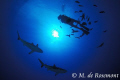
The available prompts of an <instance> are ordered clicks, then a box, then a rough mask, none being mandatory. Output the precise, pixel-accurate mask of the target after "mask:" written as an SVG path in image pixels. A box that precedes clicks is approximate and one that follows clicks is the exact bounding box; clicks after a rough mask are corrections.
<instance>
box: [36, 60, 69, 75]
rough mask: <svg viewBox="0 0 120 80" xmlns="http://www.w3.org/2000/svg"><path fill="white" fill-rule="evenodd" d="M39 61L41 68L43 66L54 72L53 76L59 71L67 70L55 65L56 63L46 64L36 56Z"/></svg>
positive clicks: (64, 71)
mask: <svg viewBox="0 0 120 80" xmlns="http://www.w3.org/2000/svg"><path fill="white" fill-rule="evenodd" d="M38 60H39V62H40V63H41V68H42V67H43V66H45V68H47V70H50V71H53V72H55V76H57V75H58V74H59V73H66V72H67V70H65V69H62V68H59V67H56V65H55V64H54V65H53V66H49V65H47V64H44V63H43V62H42V61H41V60H40V59H39V58H38Z"/></svg>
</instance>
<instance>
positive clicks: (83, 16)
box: [80, 13, 85, 21]
mask: <svg viewBox="0 0 120 80" xmlns="http://www.w3.org/2000/svg"><path fill="white" fill-rule="evenodd" d="M80 17H82V19H81V21H82V20H83V19H84V20H85V14H84V13H83V14H82V16H80Z"/></svg>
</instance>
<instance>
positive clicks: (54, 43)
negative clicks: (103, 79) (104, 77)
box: [0, 0, 120, 80]
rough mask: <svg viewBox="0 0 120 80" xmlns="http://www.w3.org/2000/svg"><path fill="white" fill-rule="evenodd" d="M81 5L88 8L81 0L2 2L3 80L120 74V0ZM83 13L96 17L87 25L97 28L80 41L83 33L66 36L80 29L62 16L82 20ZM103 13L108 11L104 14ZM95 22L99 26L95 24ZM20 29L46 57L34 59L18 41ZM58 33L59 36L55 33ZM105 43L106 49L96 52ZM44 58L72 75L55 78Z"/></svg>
mask: <svg viewBox="0 0 120 80" xmlns="http://www.w3.org/2000/svg"><path fill="white" fill-rule="evenodd" d="M79 1H80V4H81V5H83V7H79V6H78V4H77V3H75V0H11V1H9V0H4V1H1V8H0V9H1V14H0V17H1V19H0V75H1V76H0V80H74V79H73V78H72V73H85V75H87V74H89V73H90V72H92V73H101V74H105V73H107V74H108V73H109V74H113V73H114V74H119V73H120V71H119V69H120V58H119V57H120V51H119V49H120V42H119V41H120V38H119V37H120V32H119V29H120V25H119V19H120V17H119V14H120V10H119V7H120V6H119V0H79ZM63 4H64V5H65V6H64V11H62V5H63ZM93 4H96V5H97V6H98V7H94V6H93ZM78 10H83V13H85V15H86V16H87V15H88V16H89V17H90V21H91V22H92V24H91V25H87V27H88V28H93V30H91V31H90V34H89V35H84V36H83V37H82V38H80V39H77V38H75V37H77V36H79V35H80V34H82V32H81V31H80V32H78V33H75V35H74V36H71V37H70V38H69V37H68V36H66V35H68V34H71V31H72V30H71V29H75V28H70V26H69V25H67V24H64V23H61V22H60V21H59V20H58V16H59V15H60V14H64V15H67V16H69V17H71V18H73V19H75V20H78V18H80V17H79V16H81V15H82V13H74V11H78ZM102 10H103V11H105V13H103V14H100V13H99V12H100V11H102ZM80 19H81V18H80ZM95 20H98V22H97V23H94V21H95ZM85 21H86V20H85ZM60 26H62V28H60ZM17 30H18V32H19V34H20V37H21V38H22V39H24V40H25V41H27V42H30V43H32V42H33V43H34V44H35V45H36V44H38V47H40V48H41V49H42V50H43V53H37V52H34V53H32V54H30V55H29V54H28V53H29V52H30V51H31V50H30V49H29V48H28V47H26V46H24V45H23V44H22V42H21V41H19V40H17V38H18V36H17ZM54 30H55V31H57V32H58V36H59V37H54V36H53V35H52V34H53V31H54ZM104 30H107V32H106V33H104V32H103V31H104ZM102 42H104V45H103V47H100V48H96V47H97V46H99V45H100V44H101V43H102ZM38 58H40V59H41V60H42V61H43V62H44V63H45V64H48V65H51V66H52V65H54V64H55V65H56V66H57V67H60V68H63V69H66V70H67V71H68V72H67V73H64V74H58V75H57V76H54V75H55V73H54V72H52V71H47V69H46V68H41V64H40V63H39V61H38ZM86 79H87V78H86ZM92 79H94V78H92ZM75 80H80V79H79V78H76V79H75Z"/></svg>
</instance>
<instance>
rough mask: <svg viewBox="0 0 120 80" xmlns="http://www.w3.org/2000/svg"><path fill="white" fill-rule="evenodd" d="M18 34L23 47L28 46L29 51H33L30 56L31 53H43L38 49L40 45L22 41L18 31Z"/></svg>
mask: <svg viewBox="0 0 120 80" xmlns="http://www.w3.org/2000/svg"><path fill="white" fill-rule="evenodd" d="M17 34H18V40H20V41H21V42H22V43H23V45H25V46H27V47H28V48H29V49H31V51H30V52H29V54H31V53H33V52H38V53H43V50H42V49H40V48H39V47H38V44H37V45H34V44H33V43H29V42H27V41H25V40H23V39H21V38H20V35H19V33H18V31H17Z"/></svg>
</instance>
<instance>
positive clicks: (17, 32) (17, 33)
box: [17, 31, 20, 40]
mask: <svg viewBox="0 0 120 80" xmlns="http://www.w3.org/2000/svg"><path fill="white" fill-rule="evenodd" d="M17 34H18V40H20V35H19V33H18V31H17Z"/></svg>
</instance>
